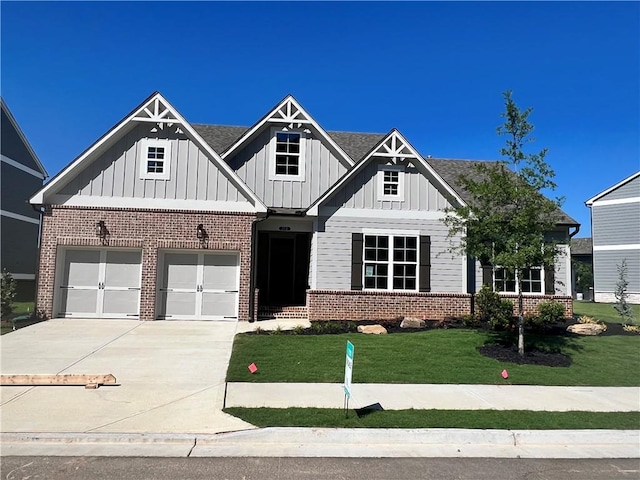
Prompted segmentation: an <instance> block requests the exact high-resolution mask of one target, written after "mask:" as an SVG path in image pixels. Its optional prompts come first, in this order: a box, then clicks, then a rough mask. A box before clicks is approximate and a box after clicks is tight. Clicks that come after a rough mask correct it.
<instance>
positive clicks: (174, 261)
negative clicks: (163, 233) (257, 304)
mask: <svg viewBox="0 0 640 480" xmlns="http://www.w3.org/2000/svg"><path fill="white" fill-rule="evenodd" d="M239 273H240V268H239V264H238V254H237V253H184V252H166V253H165V254H164V255H163V257H162V261H161V275H160V277H161V281H160V291H159V295H158V299H159V305H158V312H159V317H160V318H167V319H181V320H237V318H238V285H239V278H240V277H239Z"/></svg>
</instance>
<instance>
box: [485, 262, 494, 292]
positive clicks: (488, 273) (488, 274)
mask: <svg viewBox="0 0 640 480" xmlns="http://www.w3.org/2000/svg"><path fill="white" fill-rule="evenodd" d="M482 285H487V286H488V287H489V288H491V290H493V267H492V266H491V265H483V266H482Z"/></svg>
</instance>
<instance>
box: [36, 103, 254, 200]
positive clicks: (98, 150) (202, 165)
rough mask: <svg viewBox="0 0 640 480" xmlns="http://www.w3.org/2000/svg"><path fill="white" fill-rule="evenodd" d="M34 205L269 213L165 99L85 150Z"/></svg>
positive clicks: (136, 113)
mask: <svg viewBox="0 0 640 480" xmlns="http://www.w3.org/2000/svg"><path fill="white" fill-rule="evenodd" d="M31 203H33V204H39V205H42V204H55V205H73V206H98V207H101V206H112V207H123V208H164V209H189V210H208V211H210V210H219V211H249V212H254V211H255V212H264V211H266V207H265V206H264V205H263V204H262V202H261V201H260V200H259V199H258V198H257V196H256V195H255V194H254V193H253V192H252V191H251V190H250V189H249V188H247V186H246V185H245V184H244V183H243V182H242V180H240V179H239V178H238V176H237V175H236V174H235V173H234V172H233V170H232V169H231V168H230V167H229V166H228V165H227V164H226V162H224V161H223V160H222V159H221V158H220V156H219V155H218V154H217V153H216V152H215V151H213V149H211V147H210V146H209V145H208V144H207V143H206V142H205V141H204V140H203V139H202V137H201V136H200V135H199V134H198V133H197V132H196V131H195V130H194V129H193V127H191V125H190V124H189V123H188V122H187V121H186V120H185V119H184V118H183V117H182V116H181V115H180V114H179V113H178V112H177V110H175V108H173V107H172V106H171V105H170V104H169V102H167V101H166V100H165V99H164V97H162V95H161V94H160V93H154V94H153V95H151V96H150V97H149V98H148V99H147V100H145V101H144V102H143V103H142V104H141V105H140V106H139V107H137V108H136V109H134V110H133V112H132V113H130V114H129V115H128V116H127V117H125V119H124V120H122V121H121V122H120V123H119V124H117V125H116V126H114V127H113V128H112V129H111V130H110V131H109V132H107V133H106V134H105V135H104V136H103V137H102V138H100V139H99V140H98V141H97V142H96V143H94V144H93V145H92V146H91V147H90V148H88V149H87V150H86V151H85V152H84V153H83V154H82V155H80V157H78V158H77V159H76V160H74V161H73V162H72V163H71V164H70V165H69V166H67V167H66V168H65V169H64V170H63V171H62V172H60V173H59V174H58V175H57V176H56V177H54V179H53V180H52V181H51V182H49V183H48V184H47V185H46V186H45V187H44V188H43V189H42V190H40V191H39V192H38V193H36V195H34V196H33V198H32V199H31Z"/></svg>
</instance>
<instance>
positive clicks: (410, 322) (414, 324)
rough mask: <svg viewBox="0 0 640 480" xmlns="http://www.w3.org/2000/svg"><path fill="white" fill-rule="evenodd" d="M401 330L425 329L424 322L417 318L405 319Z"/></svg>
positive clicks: (401, 324)
mask: <svg viewBox="0 0 640 480" xmlns="http://www.w3.org/2000/svg"><path fill="white" fill-rule="evenodd" d="M400 328H424V320H422V319H421V318H415V317H404V318H403V319H402V323H400Z"/></svg>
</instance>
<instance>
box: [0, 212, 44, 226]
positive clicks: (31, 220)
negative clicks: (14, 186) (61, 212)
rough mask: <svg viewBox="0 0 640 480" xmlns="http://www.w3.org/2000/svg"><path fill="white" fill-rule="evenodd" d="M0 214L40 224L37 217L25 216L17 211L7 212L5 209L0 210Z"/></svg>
mask: <svg viewBox="0 0 640 480" xmlns="http://www.w3.org/2000/svg"><path fill="white" fill-rule="evenodd" d="M0 215H1V216H3V217H7V218H13V219H14V220H20V221H21V222H28V223H33V224H35V225H40V219H39V218H33V217H27V216H26V215H20V214H19V213H13V212H8V211H7V210H0Z"/></svg>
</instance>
